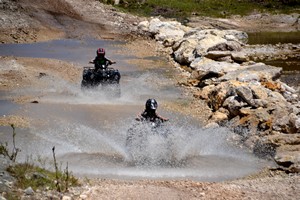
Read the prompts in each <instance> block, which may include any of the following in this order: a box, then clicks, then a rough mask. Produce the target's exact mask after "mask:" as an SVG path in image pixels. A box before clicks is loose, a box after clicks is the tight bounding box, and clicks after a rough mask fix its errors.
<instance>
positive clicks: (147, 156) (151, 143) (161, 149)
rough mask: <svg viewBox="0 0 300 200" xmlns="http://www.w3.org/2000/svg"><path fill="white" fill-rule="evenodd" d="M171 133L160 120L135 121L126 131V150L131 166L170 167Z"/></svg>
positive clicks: (171, 158) (171, 156)
mask: <svg viewBox="0 0 300 200" xmlns="http://www.w3.org/2000/svg"><path fill="white" fill-rule="evenodd" d="M171 136H172V133H171V130H170V129H169V126H166V124H164V123H162V121H161V120H156V121H154V122H150V121H146V120H145V121H136V122H135V123H133V124H132V126H131V128H129V130H128V131H127V137H126V143H125V146H126V150H127V152H128V155H129V161H130V162H131V163H132V164H133V165H162V164H164V165H170V164H171V163H172V162H173V151H172V137H171Z"/></svg>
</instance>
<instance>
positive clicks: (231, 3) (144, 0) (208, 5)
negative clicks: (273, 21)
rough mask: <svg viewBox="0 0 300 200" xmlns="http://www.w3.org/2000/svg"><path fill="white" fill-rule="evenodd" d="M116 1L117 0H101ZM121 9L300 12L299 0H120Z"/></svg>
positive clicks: (181, 13)
mask: <svg viewBox="0 0 300 200" xmlns="http://www.w3.org/2000/svg"><path fill="white" fill-rule="evenodd" d="M100 1H101V2H103V3H107V4H114V3H115V1H114V0H100ZM116 7H119V8H120V9H123V10H126V11H129V12H132V13H135V14H139V15H144V16H157V15H161V16H164V17H170V18H186V17H189V16H191V15H199V16H210V17H226V16H230V15H247V14H250V13H251V12H254V11H259V12H265V11H266V12H278V13H290V12H297V11H298V12H299V9H300V1H299V0H226V1H220V0H184V1H183V0H120V1H119V4H118V5H116Z"/></svg>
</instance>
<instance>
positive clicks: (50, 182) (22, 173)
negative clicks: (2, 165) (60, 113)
mask: <svg viewBox="0 0 300 200" xmlns="http://www.w3.org/2000/svg"><path fill="white" fill-rule="evenodd" d="M11 127H12V128H13V150H12V151H11V153H9V152H10V151H9V149H8V144H7V143H5V144H2V143H0V155H3V156H5V157H8V158H9V159H10V160H11V161H13V162H16V158H17V154H18V152H20V149H18V148H16V146H15V136H16V132H15V127H14V125H11ZM52 152H53V159H54V168H55V172H52V171H49V170H46V169H44V168H41V167H38V166H36V165H34V164H32V163H30V162H28V161H26V162H25V163H14V164H13V165H10V166H9V167H8V168H7V171H8V172H9V173H10V174H11V175H12V176H13V177H15V178H16V183H15V186H16V187H17V188H22V189H26V188H28V187H31V188H32V189H33V190H36V189H40V190H45V189H47V190H56V191H58V192H66V191H68V188H69V187H70V186H77V185H79V183H78V179H76V178H75V177H74V176H73V175H72V174H71V173H70V172H69V170H68V163H67V166H66V168H65V170H61V169H60V168H59V167H58V164H57V161H56V156H55V147H53V148H52ZM7 198H8V199H16V198H17V194H12V193H9V194H7Z"/></svg>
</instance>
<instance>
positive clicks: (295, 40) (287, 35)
mask: <svg viewBox="0 0 300 200" xmlns="http://www.w3.org/2000/svg"><path fill="white" fill-rule="evenodd" d="M248 36H249V38H248V44H273V45H276V44H286V43H292V44H299V43H300V32H256V33H248ZM262 62H264V63H265V64H267V65H271V66H275V67H282V69H283V70H284V71H300V57H299V56H298V57H295V58H289V59H286V60H271V61H262Z"/></svg>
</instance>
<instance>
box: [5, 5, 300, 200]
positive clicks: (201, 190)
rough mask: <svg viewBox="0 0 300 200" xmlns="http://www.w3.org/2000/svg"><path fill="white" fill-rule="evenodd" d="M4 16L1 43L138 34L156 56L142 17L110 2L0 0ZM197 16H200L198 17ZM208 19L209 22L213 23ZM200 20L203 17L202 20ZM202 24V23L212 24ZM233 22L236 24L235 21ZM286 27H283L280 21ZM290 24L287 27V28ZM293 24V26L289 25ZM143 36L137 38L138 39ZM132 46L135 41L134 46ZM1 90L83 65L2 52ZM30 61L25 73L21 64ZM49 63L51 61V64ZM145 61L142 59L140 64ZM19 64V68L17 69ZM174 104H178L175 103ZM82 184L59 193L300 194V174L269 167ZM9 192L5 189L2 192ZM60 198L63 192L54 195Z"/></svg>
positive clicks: (76, 74)
mask: <svg viewBox="0 0 300 200" xmlns="http://www.w3.org/2000/svg"><path fill="white" fill-rule="evenodd" d="M0 8H1V14H0V16H1V19H2V23H1V25H0V33H1V34H0V41H1V42H2V43H24V42H37V41H45V40H51V39H58V38H77V39H80V38H85V37H93V38H99V39H133V38H134V39H135V40H133V42H132V43H129V44H128V48H131V49H132V50H133V51H136V52H139V53H140V54H138V53H137V54H138V56H141V57H143V56H149V55H156V53H157V52H156V48H155V44H154V42H153V41H151V40H149V41H147V40H144V39H142V38H139V37H137V36H136V35H135V31H136V25H137V23H138V22H140V21H143V19H142V18H138V17H135V16H132V15H129V14H124V13H119V12H117V11H116V10H115V9H114V8H112V7H110V6H105V5H102V4H100V3H99V2H98V1H94V0H55V1H53V0H47V1H36V0H20V1H9V0H2V1H1V2H0ZM253 20H255V19H251V22H252V23H251V25H248V26H247V27H251V29H252V30H255V29H261V26H259V24H260V23H261V21H260V22H259V23H253ZM194 21H196V20H194ZM208 22H209V19H206V20H205V23H207V24H209V23H208ZM211 22H215V20H212V21H211ZM247 22H249V21H247V20H243V19H242V18H240V19H239V20H236V21H231V22H230V23H229V22H228V21H224V20H223V22H222V20H218V24H219V26H224V27H225V26H226V27H235V28H241V29H243V26H242V25H243V24H247ZM197 23H200V24H199V25H201V21H198V22H197ZM207 24H202V25H205V26H206V25H207ZM232 24H234V26H233V25H232ZM268 24H269V27H270V29H272V27H278V24H277V22H274V23H273V22H270V23H268ZM281 27H283V26H281ZM286 28H287V27H283V29H286ZM290 28H293V27H290ZM137 41H138V42H137ZM130 45H132V46H130ZM1 62H2V64H3V63H4V64H3V65H2V66H6V67H7V68H4V67H2V68H1V75H0V83H1V84H0V90H1V91H5V90H9V91H10V90H13V89H17V88H20V87H21V86H22V87H23V86H26V85H28V86H29V85H30V86H35V87H37V88H40V89H41V90H42V88H43V85H42V84H40V81H39V78H40V77H41V76H45V75H46V76H54V77H55V76H57V77H59V78H62V79H65V80H67V81H71V82H72V81H78V79H80V74H81V70H80V68H76V67H75V66H73V65H72V64H70V63H67V62H62V61H57V60H49V59H25V58H13V57H2V58H1ZM18 62H20V63H22V65H24V66H26V68H25V69H23V72H24V73H20V71H19V70H18V68H17V67H18V65H17V64H16V63H18ZM47 63H48V64H47ZM141 64H142V63H141ZM14 69H15V70H14ZM33 100H36V99H34V98H32V97H26V96H22V97H19V98H17V99H15V101H16V102H18V103H24V102H30V101H33ZM170 109H178V110H179V108H178V107H177V108H176V107H172V106H170ZM204 110H205V109H203V108H197V109H195V108H193V107H187V108H186V114H191V115H195V116H196V115H200V113H201V116H202V118H201V119H202V120H205V116H207V115H206V113H205V112H204ZM22 120H23V121H22ZM27 120H30V119H26V118H24V117H20V118H18V117H17V118H11V119H6V120H5V119H3V117H2V118H1V120H0V123H1V125H5V124H10V123H15V124H18V123H20V126H21V125H24V126H26V124H28V123H27V122H26V121H27ZM82 182H83V185H82V187H81V188H74V189H71V190H70V193H67V194H60V195H62V196H66V198H67V197H69V196H71V197H73V198H74V199H141V198H143V199H297V197H299V196H300V179H299V176H298V175H297V174H295V175H293V176H289V175H286V174H282V173H279V172H271V171H266V172H263V173H261V174H259V175H253V176H251V177H246V178H244V179H241V180H234V181H225V182H221V183H207V182H195V181H188V180H186V181H153V180H144V181H120V180H98V179H95V180H90V181H86V180H82ZM3 195H4V194H3ZM51 195H52V197H53V198H54V199H55V198H56V199H59V198H60V195H58V194H56V193H53V194H51ZM42 197H43V198H45V199H47V198H48V197H45V195H43V194H42V192H37V193H36V194H35V195H34V196H31V197H30V196H29V197H27V199H42Z"/></svg>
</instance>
